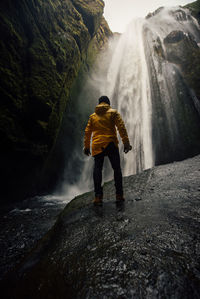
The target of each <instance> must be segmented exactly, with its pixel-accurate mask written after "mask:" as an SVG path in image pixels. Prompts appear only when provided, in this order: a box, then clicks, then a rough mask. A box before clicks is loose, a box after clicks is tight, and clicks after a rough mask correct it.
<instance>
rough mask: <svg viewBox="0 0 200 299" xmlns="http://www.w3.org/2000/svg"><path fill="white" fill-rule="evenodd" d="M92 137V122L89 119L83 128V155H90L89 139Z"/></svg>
mask: <svg viewBox="0 0 200 299" xmlns="http://www.w3.org/2000/svg"><path fill="white" fill-rule="evenodd" d="M91 135H92V120H91V117H90V118H89V120H88V123H87V126H86V128H85V137H84V153H85V155H87V156H89V155H90V139H91Z"/></svg>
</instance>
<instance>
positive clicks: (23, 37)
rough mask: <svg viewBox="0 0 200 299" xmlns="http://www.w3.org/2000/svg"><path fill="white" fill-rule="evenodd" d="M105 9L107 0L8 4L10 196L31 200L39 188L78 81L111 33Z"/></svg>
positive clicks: (5, 58)
mask: <svg viewBox="0 0 200 299" xmlns="http://www.w3.org/2000/svg"><path fill="white" fill-rule="evenodd" d="M103 8H104V3H103V1H102V0H87V1H82V0H65V1H61V0H55V1H51V0H29V1H28V0H22V1H14V0H7V1H4V0H3V1H1V3H0V9H1V10H0V11H1V12H0V20H1V41H0V53H1V55H0V68H1V83H0V90H1V105H0V109H1V110H0V111H1V112H0V140H1V150H0V163H1V170H2V173H1V175H2V176H3V178H4V179H3V181H1V183H3V184H2V188H1V190H2V192H3V193H4V196H6V194H7V195H8V193H10V194H16V196H27V195H28V194H32V192H33V191H34V190H35V189H37V179H38V178H40V172H41V171H42V169H43V166H44V164H45V161H46V159H47V157H48V156H49V153H50V151H51V150H52V147H53V146H54V144H55V140H56V137H57V134H58V132H59V128H60V124H61V121H62V117H63V113H64V111H65V108H66V105H67V101H68V99H69V94H70V90H71V87H72V85H73V83H74V80H75V79H76V78H77V75H78V73H79V71H80V69H81V67H83V65H85V70H86V71H87V69H88V68H89V66H90V65H91V64H92V63H93V61H94V59H95V56H96V54H97V52H98V51H99V50H100V49H101V47H102V46H103V44H104V43H105V42H106V40H107V38H108V36H109V35H110V34H111V32H110V30H109V28H108V25H107V23H106V22H105V20H104V19H103V17H102V14H103ZM9 190H11V191H12V192H9ZM9 196H10V195H9ZM13 199H14V198H13Z"/></svg>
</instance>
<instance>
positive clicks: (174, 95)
mask: <svg viewBox="0 0 200 299" xmlns="http://www.w3.org/2000/svg"><path fill="white" fill-rule="evenodd" d="M174 30H180V31H182V32H184V34H190V35H191V36H193V37H194V39H195V40H196V43H199V40H200V28H199V25H198V23H197V21H196V20H195V19H194V18H193V17H192V16H191V14H190V12H189V10H187V9H182V8H180V7H175V8H172V9H169V8H160V9H159V10H157V11H156V12H155V13H154V14H152V15H151V16H148V17H147V18H146V19H138V20H133V21H132V22H131V23H130V24H129V26H128V27H127V30H126V32H125V33H123V34H122V35H120V36H119V37H117V38H114V39H112V40H111V41H110V43H109V45H108V47H107V49H106V50H104V52H103V53H102V55H101V57H100V59H99V60H98V62H97V64H96V66H95V68H94V70H93V72H92V73H91V74H90V77H89V78H88V81H87V83H86V84H85V86H84V88H83V91H82V93H81V94H80V98H79V100H80V101H81V102H83V101H84V99H85V98H87V100H88V99H90V102H91V103H93V105H94V109H95V105H97V100H98V98H99V97H100V96H101V95H106V96H108V97H109V98H110V101H111V106H112V108H114V109H117V110H118V111H119V113H120V114H121V116H122V118H123V120H124V122H125V125H126V128H127V131H128V135H129V138H130V143H131V145H132V146H133V150H132V151H131V152H129V153H128V154H127V155H125V154H124V153H123V145H122V142H120V144H119V148H120V155H121V166H122V172H123V176H127V175H131V174H136V173H138V172H140V171H142V170H144V169H147V168H150V167H152V166H154V165H155V164H159V163H160V164H161V163H166V162H169V161H173V160H175V159H178V158H177V153H178V154H180V153H179V152H180V150H182V148H183V147H185V144H186V141H187V136H185V135H187V134H185V135H184V133H183V131H184V132H187V131H189V130H191V128H190V126H189V125H188V123H187V120H186V119H188V115H194V124H193V125H194V127H195V130H196V128H197V130H199V118H198V116H197V114H196V110H195V108H194V106H193V104H192V102H193V99H194V98H195V96H194V95H193V96H192V95H191V94H192V93H191V90H190V88H189V87H188V86H187V84H186V83H185V82H184V80H183V78H182V75H181V72H180V68H179V67H178V66H177V65H175V64H174V63H171V62H169V61H167V53H166V46H165V43H164V39H165V38H166V36H167V35H168V34H169V33H170V32H172V31H174ZM91 113H93V111H91ZM87 117H88V116H87ZM183 119H184V120H183ZM188 126H189V127H188ZM177 139H178V140H177ZM119 140H120V137H119ZM191 146H192V145H190V147H191ZM186 148H187V146H186ZM189 149H190V148H189ZM189 149H187V150H189ZM184 155H185V156H186V155H187V154H186V153H184V154H183V155H182V156H183V157H184ZM182 156H181V155H180V157H182ZM92 160H93V159H92V158H87V157H86V158H85V162H84V163H83V167H82V171H81V176H80V178H79V181H78V182H76V184H75V185H76V187H73V186H71V188H70V187H69V186H65V188H64V192H69V191H72V193H73V192H75V190H76V191H77V189H78V190H79V191H77V192H78V193H83V192H84V191H87V190H90V189H93V182H92V168H93V161H92ZM71 163H72V164H73V161H72V162H71ZM112 178H113V172H112V170H111V167H110V168H109V166H108V164H107V162H106V166H105V169H104V180H108V179H112ZM75 193H76V192H75Z"/></svg>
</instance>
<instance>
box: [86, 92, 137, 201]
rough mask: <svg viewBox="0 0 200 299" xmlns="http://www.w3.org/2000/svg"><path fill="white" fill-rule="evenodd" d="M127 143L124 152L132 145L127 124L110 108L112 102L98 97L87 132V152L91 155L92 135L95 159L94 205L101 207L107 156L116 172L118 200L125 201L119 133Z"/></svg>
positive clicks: (104, 97)
mask: <svg viewBox="0 0 200 299" xmlns="http://www.w3.org/2000/svg"><path fill="white" fill-rule="evenodd" d="M116 127H117V129H118V131H119V134H120V137H121V138H122V141H123V144H124V152H125V153H128V152H129V151H130V150H131V149H132V146H131V145H130V142H129V138H128V134H127V131H126V128H125V125H124V122H123V120H122V118H121V116H120V114H119V113H118V112H117V110H114V109H112V108H111V107H110V100H109V98H108V97H107V96H102V97H100V98H99V105H97V106H96V108H95V113H93V114H92V115H90V118H89V121H88V124H87V126H86V129H85V138H84V153H85V155H87V156H89V155H90V154H91V153H90V139H91V135H92V156H93V157H94V171H93V179H94V191H95V199H94V201H93V202H94V204H101V203H102V199H103V188H102V186H101V183H102V168H103V162H104V157H105V156H108V158H109V160H110V163H111V165H112V168H113V170H114V180H115V188H116V201H117V202H122V201H124V197H123V186H122V172H121V167H120V156H119V149H118V143H119V142H118V139H117V131H116Z"/></svg>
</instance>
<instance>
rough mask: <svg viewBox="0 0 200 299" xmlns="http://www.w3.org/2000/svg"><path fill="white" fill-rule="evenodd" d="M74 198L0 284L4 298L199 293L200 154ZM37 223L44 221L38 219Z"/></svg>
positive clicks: (188, 295)
mask: <svg viewBox="0 0 200 299" xmlns="http://www.w3.org/2000/svg"><path fill="white" fill-rule="evenodd" d="M124 187H125V195H126V201H125V203H124V204H122V205H116V204H115V197H114V186H113V182H111V183H107V184H105V186H104V190H105V196H104V198H105V199H104V204H103V206H102V207H101V206H97V207H94V206H93V205H92V204H91V200H92V197H93V194H92V193H87V194H84V195H82V196H79V197H77V198H75V199H74V200H73V201H72V202H71V203H70V204H68V205H67V206H66V208H65V209H64V210H63V212H62V213H61V214H60V215H59V217H58V220H57V222H56V224H55V225H54V226H53V228H52V229H51V230H50V231H49V232H48V233H47V234H46V235H45V236H44V237H43V239H42V240H41V241H40V242H39V243H38V246H37V247H36V248H35V249H34V250H33V251H32V252H31V253H29V254H28V255H27V256H26V258H24V259H23V261H22V262H21V263H20V264H19V265H18V266H17V267H16V269H15V270H14V271H12V272H10V273H9V274H8V275H7V276H6V277H4V279H3V280H2V284H1V295H2V294H4V298H34V299H37V298H45V299H46V298H47V299H50V298H52V299H57V298H59V299H63V298H180V299H183V298H200V235H199V228H200V156H196V157H194V158H191V159H188V160H185V161H182V162H175V163H173V164H168V165H162V166H159V167H155V168H153V169H149V170H146V171H144V172H142V173H141V174H139V175H135V176H130V177H125V178H124ZM36 225H37V224H36Z"/></svg>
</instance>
